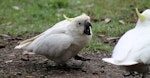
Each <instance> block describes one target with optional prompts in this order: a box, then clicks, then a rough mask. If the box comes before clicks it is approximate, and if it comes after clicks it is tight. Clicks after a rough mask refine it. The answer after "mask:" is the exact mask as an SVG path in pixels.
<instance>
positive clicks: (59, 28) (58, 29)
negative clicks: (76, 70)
mask: <svg viewBox="0 0 150 78" xmlns="http://www.w3.org/2000/svg"><path fill="white" fill-rule="evenodd" d="M69 23H70V22H69V21H67V20H64V21H61V22H58V23H57V24H55V25H54V26H53V27H51V28H49V29H48V30H46V31H45V32H43V33H41V34H39V35H37V36H35V37H32V38H30V39H27V40H24V41H22V42H19V43H20V44H19V45H18V46H16V47H15V49H24V48H25V47H27V46H28V45H29V44H30V43H32V42H33V41H34V40H35V39H37V38H39V37H43V36H47V35H49V34H54V33H64V32H65V31H66V27H67V26H68V24H69Z"/></svg>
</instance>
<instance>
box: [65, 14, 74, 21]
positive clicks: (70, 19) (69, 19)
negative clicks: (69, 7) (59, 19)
mask: <svg viewBox="0 0 150 78" xmlns="http://www.w3.org/2000/svg"><path fill="white" fill-rule="evenodd" d="M63 16H64V18H65V19H66V20H68V21H70V22H71V21H72V20H73V19H74V18H68V17H67V16H66V15H64V14H63Z"/></svg>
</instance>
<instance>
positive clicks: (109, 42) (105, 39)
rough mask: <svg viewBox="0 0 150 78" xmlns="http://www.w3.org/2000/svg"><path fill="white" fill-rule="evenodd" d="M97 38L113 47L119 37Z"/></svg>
mask: <svg viewBox="0 0 150 78" xmlns="http://www.w3.org/2000/svg"><path fill="white" fill-rule="evenodd" d="M98 38H99V39H100V40H101V41H103V42H104V43H108V44H110V45H113V46H114V45H115V44H116V43H117V42H118V40H119V38H120V37H106V36H105V35H99V36H98Z"/></svg>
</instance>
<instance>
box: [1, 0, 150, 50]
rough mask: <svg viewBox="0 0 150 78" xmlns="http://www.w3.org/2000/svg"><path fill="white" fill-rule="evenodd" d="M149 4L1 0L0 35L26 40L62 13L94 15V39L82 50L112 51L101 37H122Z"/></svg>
mask: <svg viewBox="0 0 150 78" xmlns="http://www.w3.org/2000/svg"><path fill="white" fill-rule="evenodd" d="M149 5H150V2H149V0H0V34H7V35H10V36H14V37H22V38H24V39H27V38H29V37H32V36H35V35H37V34H39V33H41V32H43V31H45V30H46V29H48V28H50V27H51V26H53V25H54V24H55V23H57V22H59V21H61V20H64V18H63V14H65V15H67V16H68V17H75V16H78V15H81V14H82V13H86V14H87V15H89V16H90V17H91V22H92V25H93V39H92V40H91V42H90V43H89V45H87V46H86V47H85V48H84V49H83V50H82V51H83V52H112V50H113V47H114V46H112V45H110V44H108V43H106V42H104V41H102V40H100V39H99V38H98V36H99V35H104V36H105V37H120V36H121V35H122V34H123V33H125V32H126V31H127V30H129V29H131V28H133V27H134V26H135V24H136V21H137V16H136V14H135V8H136V7H137V8H139V10H140V11H141V12H142V11H143V10H145V9H148V8H149ZM106 18H107V19H109V20H110V21H109V22H106V21H105V19H106ZM120 20H121V21H122V22H123V23H119V21H120ZM0 41H2V40H0Z"/></svg>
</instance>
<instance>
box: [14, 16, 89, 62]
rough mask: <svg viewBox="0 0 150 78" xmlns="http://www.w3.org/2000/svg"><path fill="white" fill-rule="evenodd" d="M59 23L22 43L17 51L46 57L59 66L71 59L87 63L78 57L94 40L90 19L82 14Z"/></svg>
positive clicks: (17, 47)
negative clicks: (21, 50) (20, 50)
mask: <svg viewBox="0 0 150 78" xmlns="http://www.w3.org/2000/svg"><path fill="white" fill-rule="evenodd" d="M64 17H65V19H66V20H63V21H61V22H58V23H57V24H55V25H54V26H53V27H51V28H49V29H48V30H46V31H45V32H43V33H41V34H40V35H37V36H35V37H33V38H30V39H27V40H25V41H22V42H20V44H19V45H18V46H16V47H15V49H23V50H25V51H28V52H33V53H35V54H40V55H44V56H46V57H47V58H48V59H50V60H53V61H54V62H56V63H57V64H65V63H66V62H67V61H68V60H69V59H70V58H72V57H74V58H75V59H76V60H82V61H85V60H86V59H85V58H83V57H80V56H78V55H77V54H78V53H79V51H80V50H81V49H82V48H83V47H85V45H86V44H87V43H88V42H89V41H90V40H91V38H92V30H91V27H92V25H91V23H90V17H89V16H87V15H86V14H82V15H80V16H77V17H75V18H68V17H66V16H65V15H64Z"/></svg>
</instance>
